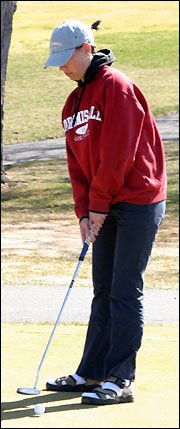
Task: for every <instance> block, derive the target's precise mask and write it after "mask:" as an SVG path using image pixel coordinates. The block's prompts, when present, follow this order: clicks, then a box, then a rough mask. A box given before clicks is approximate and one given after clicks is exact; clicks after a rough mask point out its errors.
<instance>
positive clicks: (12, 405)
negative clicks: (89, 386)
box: [1, 392, 92, 420]
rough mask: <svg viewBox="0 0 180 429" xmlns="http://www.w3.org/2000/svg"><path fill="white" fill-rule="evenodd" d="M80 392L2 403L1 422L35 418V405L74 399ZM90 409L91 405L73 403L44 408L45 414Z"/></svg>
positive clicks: (57, 393)
mask: <svg viewBox="0 0 180 429" xmlns="http://www.w3.org/2000/svg"><path fill="white" fill-rule="evenodd" d="M81 395H82V393H81V392H55V393H48V394H47V395H42V396H35V397H32V396H31V397H28V398H23V399H20V400H17V401H9V402H3V403H2V405H1V410H2V413H1V420H12V419H20V418H22V417H37V416H36V415H35V414H34V410H33V408H34V406H35V405H36V404H43V405H45V404H46V403H49V402H54V401H62V400H63V401H64V400H68V399H74V398H78V397H81ZM29 406H32V407H33V408H31V409H29V408H26V407H29ZM89 407H92V405H84V404H81V403H75V404H63V405H61V404H60V405H56V406H52V407H51V406H48V407H46V411H45V412H46V414H47V413H54V412H57V411H69V410H80V409H82V408H83V409H84V408H89ZM22 408H24V409H22Z"/></svg>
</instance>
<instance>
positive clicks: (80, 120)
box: [63, 106, 102, 131]
mask: <svg viewBox="0 0 180 429" xmlns="http://www.w3.org/2000/svg"><path fill="white" fill-rule="evenodd" d="M74 117H75V115H73V116H69V117H68V118H66V119H64V120H63V126H64V130H65V131H68V130H71V129H72V128H74V127H76V126H77V125H81V124H84V123H86V122H88V121H89V119H94V120H96V121H102V119H101V115H100V112H99V110H97V109H96V108H95V106H91V107H90V110H87V109H86V110H81V111H80V112H78V114H77V117H76V122H75V124H74V126H73V120H74Z"/></svg>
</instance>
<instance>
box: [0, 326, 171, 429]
mask: <svg viewBox="0 0 180 429" xmlns="http://www.w3.org/2000/svg"><path fill="white" fill-rule="evenodd" d="M86 330H87V326H86V325H85V326H77V325H64V324H60V325H59V326H57V328H56V332H55V334H54V338H53V340H52V343H51V346H50V348H49V351H48V353H47V355H46V358H45V361H44V363H43V365H42V368H41V371H40V377H39V381H38V386H37V387H38V388H39V389H40V390H41V393H40V395H38V396H27V395H18V393H16V390H17V388H18V387H33V386H34V382H35V377H36V372H37V366H38V365H39V362H40V360H41V358H42V355H43V353H44V348H45V345H46V344H47V341H48V339H49V337H50V334H51V332H52V326H51V325H49V324H32V323H31V324H29V323H27V324H21V323H18V324H4V323H3V324H2V369H3V370H2V390H1V401H2V418H1V427H2V428H6V429H7V428H39V427H43V428H71V427H73V428H82V427H88V428H95V427H98V428H176V427H177V428H178V427H179V426H178V417H179V416H178V411H179V401H178V382H177V380H178V327H177V326H158V325H153V326H150V325H146V326H145V329H144V337H143V343H142V346H141V348H140V350H139V352H138V355H137V369H136V382H135V383H134V384H135V402H134V403H131V404H121V405H116V406H114V405H109V406H107V407H93V406H86V405H82V404H81V394H80V393H79V394H76V393H60V392H59V393H55V392H48V391H46V390H44V389H45V383H46V380H47V378H49V377H51V376H55V377H57V376H63V375H66V374H71V373H73V372H75V371H76V368H77V365H78V364H79V361H80V358H81V354H82V350H83V346H84V340H85V335H86ZM37 403H42V404H44V405H45V407H46V412H45V414H44V415H42V416H41V418H40V420H39V418H38V417H35V416H34V414H33V408H34V405H35V404H37Z"/></svg>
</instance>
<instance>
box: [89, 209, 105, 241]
mask: <svg viewBox="0 0 180 429" xmlns="http://www.w3.org/2000/svg"><path fill="white" fill-rule="evenodd" d="M106 216H107V214H103V213H94V212H89V228H90V229H91V230H92V231H93V233H94V235H95V237H97V236H98V234H99V231H100V229H101V227H102V225H103V223H104V221H105V219H106ZM94 241H95V240H94Z"/></svg>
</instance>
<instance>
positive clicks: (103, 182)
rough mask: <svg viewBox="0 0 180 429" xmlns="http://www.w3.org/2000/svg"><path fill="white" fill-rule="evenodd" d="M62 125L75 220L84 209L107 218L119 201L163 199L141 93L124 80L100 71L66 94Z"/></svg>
mask: <svg viewBox="0 0 180 429" xmlns="http://www.w3.org/2000/svg"><path fill="white" fill-rule="evenodd" d="M82 91H83V96H82V99H81V100H80V97H81V95H82ZM78 101H80V105H79V108H78V113H77V117H76V122H75V125H73V119H74V117H75V114H74V113H75V110H74V109H75V107H74V106H75V103H76V106H77V105H78ZM62 122H63V126H64V129H65V131H66V149H67V159H68V167H69V173H70V178H71V183H72V189H73V196H74V201H75V212H76V215H77V217H78V218H79V219H80V218H81V217H83V216H88V213H89V210H91V211H97V212H102V213H107V212H108V211H109V207H110V205H112V204H115V203H117V202H120V201H125V202H128V203H134V204H152V203H155V202H158V201H161V200H163V199H165V198H166V186H167V178H166V169H165V156H164V149H163V145H162V141H161V138H160V135H159V132H158V129H157V126H156V123H155V120H154V118H153V115H152V113H151V111H150V108H149V106H148V103H147V101H146V99H145V97H144V95H143V93H142V92H141V90H140V89H139V88H138V87H137V86H136V85H135V83H134V82H132V81H131V80H130V79H129V78H128V77H127V76H126V75H124V74H123V73H121V72H120V71H118V70H116V69H114V68H112V67H109V66H107V65H104V66H102V67H101V68H100V69H99V70H98V71H97V74H96V76H95V78H94V79H93V80H92V81H91V82H90V83H88V84H87V85H86V86H85V87H80V86H78V87H77V88H76V89H75V90H74V91H73V92H72V93H71V94H70V95H69V97H68V99H67V101H66V104H65V106H64V109H63V112H62Z"/></svg>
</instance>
